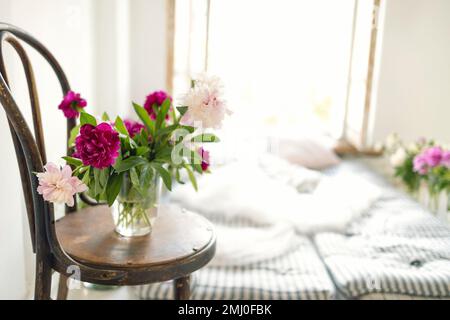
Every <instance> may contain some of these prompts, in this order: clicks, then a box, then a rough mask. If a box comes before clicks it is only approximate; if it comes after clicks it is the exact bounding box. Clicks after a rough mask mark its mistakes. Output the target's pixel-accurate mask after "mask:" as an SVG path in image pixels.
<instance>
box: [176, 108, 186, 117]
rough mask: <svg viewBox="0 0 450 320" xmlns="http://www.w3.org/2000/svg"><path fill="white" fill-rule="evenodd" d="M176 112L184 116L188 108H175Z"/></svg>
mask: <svg viewBox="0 0 450 320" xmlns="http://www.w3.org/2000/svg"><path fill="white" fill-rule="evenodd" d="M177 110H178V112H179V113H180V114H181V116H184V114H185V113H186V112H187V111H188V107H186V106H181V107H177Z"/></svg>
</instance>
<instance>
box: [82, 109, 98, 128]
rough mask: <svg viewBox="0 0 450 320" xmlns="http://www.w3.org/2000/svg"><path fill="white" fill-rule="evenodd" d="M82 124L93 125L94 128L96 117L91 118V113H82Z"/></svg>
mask: <svg viewBox="0 0 450 320" xmlns="http://www.w3.org/2000/svg"><path fill="white" fill-rule="evenodd" d="M80 124H81V125H85V124H91V125H93V126H96V125H97V120H96V119H95V117H94V116H91V115H90V114H89V113H87V112H81V113H80Z"/></svg>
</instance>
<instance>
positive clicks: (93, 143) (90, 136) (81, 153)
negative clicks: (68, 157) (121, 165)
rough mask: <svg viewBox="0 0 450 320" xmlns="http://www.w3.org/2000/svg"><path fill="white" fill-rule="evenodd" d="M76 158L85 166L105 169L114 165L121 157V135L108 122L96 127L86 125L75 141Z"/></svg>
mask: <svg viewBox="0 0 450 320" xmlns="http://www.w3.org/2000/svg"><path fill="white" fill-rule="evenodd" d="M75 148H76V152H75V154H74V156H75V157H77V158H80V159H81V161H83V164H84V165H85V166H92V167H94V168H98V169H103V168H107V167H109V166H111V165H113V164H114V163H115V161H116V158H117V157H118V156H119V149H120V139H119V134H118V133H117V132H116V131H115V130H114V129H113V128H112V126H111V125H110V124H108V123H106V122H103V123H100V124H99V125H97V126H96V127H94V126H93V125H90V124H85V125H83V126H81V128H80V134H79V135H78V137H77V138H76V139H75Z"/></svg>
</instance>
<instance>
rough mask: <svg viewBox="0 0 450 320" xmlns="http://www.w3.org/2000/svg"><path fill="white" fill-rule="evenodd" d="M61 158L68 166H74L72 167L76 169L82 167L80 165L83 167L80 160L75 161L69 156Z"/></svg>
mask: <svg viewBox="0 0 450 320" xmlns="http://www.w3.org/2000/svg"><path fill="white" fill-rule="evenodd" d="M62 158H63V159H64V160H66V162H67V163H68V164H71V165H74V166H76V167H78V166H82V165H83V162H82V161H81V160H80V159H77V158H74V157H69V156H66V157H62Z"/></svg>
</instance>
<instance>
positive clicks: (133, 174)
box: [130, 168, 141, 191]
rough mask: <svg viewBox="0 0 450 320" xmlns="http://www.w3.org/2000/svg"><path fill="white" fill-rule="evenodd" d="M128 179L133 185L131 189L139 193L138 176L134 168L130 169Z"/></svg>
mask: <svg viewBox="0 0 450 320" xmlns="http://www.w3.org/2000/svg"><path fill="white" fill-rule="evenodd" d="M130 179H131V184H132V185H133V187H134V188H135V189H136V190H138V191H141V188H140V187H141V185H140V182H139V176H138V174H137V172H136V168H131V169H130Z"/></svg>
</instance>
